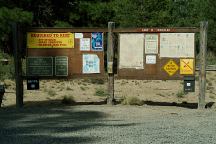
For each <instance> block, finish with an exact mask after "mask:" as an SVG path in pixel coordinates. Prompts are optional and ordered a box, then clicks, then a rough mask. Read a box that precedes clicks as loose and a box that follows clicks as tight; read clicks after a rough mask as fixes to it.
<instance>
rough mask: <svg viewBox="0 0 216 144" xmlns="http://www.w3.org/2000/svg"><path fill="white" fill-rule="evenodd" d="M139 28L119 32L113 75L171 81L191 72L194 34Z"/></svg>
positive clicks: (191, 74) (191, 73) (193, 59)
mask: <svg viewBox="0 0 216 144" xmlns="http://www.w3.org/2000/svg"><path fill="white" fill-rule="evenodd" d="M140 30H141V31H143V32H144V33H140V32H139V33H136V32H128V33H126V32H123V33H120V34H119V48H118V76H117V78H127V79H158V80H172V79H183V77H184V76H188V75H190V76H193V75H194V73H193V70H194V69H192V68H193V67H194V65H195V62H194V61H195V44H194V43H195V42H194V39H195V38H194V37H195V34H194V33H191V31H190V32H188V33H185V32H180V33H178V32H174V31H175V29H169V28H165V29H158V28H152V29H140ZM178 30H179V29H178ZM181 30H182V29H181ZM176 31H177V30H176ZM149 32H150V33H149ZM151 32H154V33H151ZM189 60H190V61H189ZM180 62H181V63H180ZM183 62H185V64H184V65H183Z"/></svg>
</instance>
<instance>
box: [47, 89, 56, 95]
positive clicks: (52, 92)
mask: <svg viewBox="0 0 216 144" xmlns="http://www.w3.org/2000/svg"><path fill="white" fill-rule="evenodd" d="M48 95H49V96H55V95H56V92H55V91H54V90H52V89H50V90H49V91H48Z"/></svg>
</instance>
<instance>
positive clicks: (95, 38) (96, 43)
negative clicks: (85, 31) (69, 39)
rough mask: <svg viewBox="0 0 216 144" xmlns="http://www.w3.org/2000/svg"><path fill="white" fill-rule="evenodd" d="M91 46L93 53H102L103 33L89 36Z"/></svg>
mask: <svg viewBox="0 0 216 144" xmlns="http://www.w3.org/2000/svg"><path fill="white" fill-rule="evenodd" d="M91 40H92V42H91V44H92V50H93V51H103V33H102V32H94V33H92V35H91Z"/></svg>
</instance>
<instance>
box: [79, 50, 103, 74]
mask: <svg viewBox="0 0 216 144" xmlns="http://www.w3.org/2000/svg"><path fill="white" fill-rule="evenodd" d="M83 73H84V74H91V73H100V59H99V57H98V56H97V55H96V54H83Z"/></svg>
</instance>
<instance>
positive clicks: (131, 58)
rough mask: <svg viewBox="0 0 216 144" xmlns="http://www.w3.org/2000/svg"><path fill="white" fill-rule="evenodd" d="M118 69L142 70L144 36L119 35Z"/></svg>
mask: <svg viewBox="0 0 216 144" xmlns="http://www.w3.org/2000/svg"><path fill="white" fill-rule="evenodd" d="M119 38H120V51H119V55H120V58H119V68H120V69H123V68H134V69H144V64H143V63H144V62H143V61H144V60H143V59H144V58H143V57H144V34H120V35H119Z"/></svg>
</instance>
